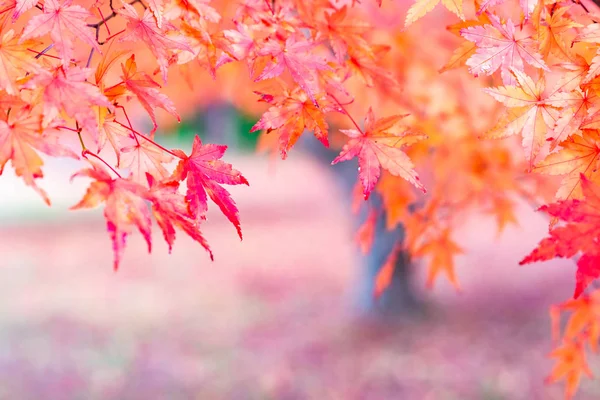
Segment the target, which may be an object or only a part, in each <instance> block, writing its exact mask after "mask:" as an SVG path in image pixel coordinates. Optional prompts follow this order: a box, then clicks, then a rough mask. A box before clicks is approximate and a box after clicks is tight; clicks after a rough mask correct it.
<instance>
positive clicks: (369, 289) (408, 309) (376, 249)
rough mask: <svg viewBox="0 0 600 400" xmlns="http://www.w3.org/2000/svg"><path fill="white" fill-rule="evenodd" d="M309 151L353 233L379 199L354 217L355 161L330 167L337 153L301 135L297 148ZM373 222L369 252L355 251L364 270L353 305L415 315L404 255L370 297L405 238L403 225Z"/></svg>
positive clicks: (414, 296) (409, 271)
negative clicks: (328, 176)
mask: <svg viewBox="0 0 600 400" xmlns="http://www.w3.org/2000/svg"><path fill="white" fill-rule="evenodd" d="M301 149H303V150H304V151H306V152H308V153H309V154H310V155H311V156H312V157H314V158H316V159H317V160H318V161H319V162H321V163H323V164H324V167H326V168H327V169H328V170H329V171H331V173H332V174H334V177H335V181H336V182H337V183H338V185H339V186H340V188H341V189H342V193H343V196H344V199H345V201H346V203H345V206H346V208H347V209H348V213H349V214H352V215H353V224H352V225H353V229H354V231H355V232H356V230H357V229H358V228H359V227H360V226H361V225H362V224H363V222H364V221H365V219H366V218H367V214H368V210H369V208H375V209H378V210H380V209H381V208H382V200H381V197H380V196H379V194H378V193H376V192H373V193H371V196H370V197H369V200H368V203H369V204H368V206H367V204H365V205H363V206H362V208H361V212H359V213H358V214H354V213H352V211H351V200H352V191H353V189H354V185H355V183H356V180H357V176H358V175H357V174H358V172H357V171H358V164H357V162H356V160H351V161H345V162H343V163H340V164H336V165H335V166H331V165H330V164H331V161H332V160H333V159H334V158H335V157H336V155H337V153H336V152H334V151H332V150H330V149H327V148H325V147H324V146H323V145H322V144H321V143H319V142H318V141H317V140H316V139H315V138H314V137H312V136H308V135H304V136H303V137H302V138H301V139H300V142H299V143H298V149H297V150H301ZM377 218H378V219H377V222H376V229H375V240H374V241H373V246H372V248H371V251H370V252H369V253H368V254H366V255H363V254H362V253H360V252H359V251H358V248H357V249H356V253H357V257H359V259H360V264H361V268H362V269H363V272H362V276H361V279H360V281H359V282H358V283H357V287H356V288H355V293H356V294H355V296H356V298H355V300H356V306H357V308H358V310H359V311H360V312H361V313H366V314H369V315H374V316H385V317H386V318H388V317H392V316H406V315H407V314H418V313H419V312H420V311H421V310H422V303H421V299H420V298H419V296H418V295H417V292H416V291H415V290H414V288H413V286H412V284H413V279H412V277H413V264H412V263H411V261H410V257H409V255H408V254H406V253H405V252H401V253H400V254H399V255H398V257H397V261H396V266H395V269H394V275H393V278H392V282H391V284H390V286H389V287H388V288H387V290H386V291H385V292H384V293H383V295H382V296H380V297H379V298H378V299H375V297H374V296H373V289H374V286H375V277H376V276H377V273H378V272H379V270H380V268H381V267H382V266H383V264H384V263H385V261H386V260H387V258H388V256H389V255H390V253H391V252H392V250H393V248H394V246H396V245H397V244H398V243H399V242H401V241H402V240H403V239H404V229H403V227H402V226H398V227H396V229H394V230H392V231H388V230H387V229H386V225H385V218H386V217H385V213H383V212H382V213H379V216H378V217H377Z"/></svg>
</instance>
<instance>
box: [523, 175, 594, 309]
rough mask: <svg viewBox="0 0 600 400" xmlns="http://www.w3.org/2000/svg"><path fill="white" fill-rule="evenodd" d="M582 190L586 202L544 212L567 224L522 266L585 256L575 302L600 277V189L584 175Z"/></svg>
mask: <svg viewBox="0 0 600 400" xmlns="http://www.w3.org/2000/svg"><path fill="white" fill-rule="evenodd" d="M581 188H582V190H583V196H584V200H578V199H575V200H573V199H572V200H564V201H559V202H557V203H554V204H550V205H546V206H542V207H541V208H540V211H544V212H546V213H548V214H549V215H551V216H553V217H556V218H558V219H560V220H561V221H563V222H565V223H566V224H564V225H561V226H555V227H553V228H551V230H550V236H549V237H547V238H545V239H543V240H542V241H541V242H540V243H539V244H538V247H537V248H535V249H534V250H533V251H532V252H531V253H530V254H529V255H528V256H527V257H525V258H524V259H523V260H522V261H521V262H520V264H521V265H523V264H529V263H532V262H536V261H546V260H551V259H553V258H555V257H561V258H571V257H575V256H576V255H577V254H579V253H581V257H580V258H579V260H578V261H577V273H576V276H575V278H576V286H575V293H574V297H575V298H577V297H578V296H579V295H581V293H583V291H584V290H585V288H586V287H587V286H588V285H589V284H590V283H591V282H592V281H593V280H595V279H597V278H599V277H600V248H599V247H598V242H599V241H600V186H598V185H597V184H595V183H593V182H592V181H590V180H589V179H587V178H586V177H585V175H583V174H582V175H581Z"/></svg>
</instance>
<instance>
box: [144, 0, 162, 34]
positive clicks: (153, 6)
mask: <svg viewBox="0 0 600 400" xmlns="http://www.w3.org/2000/svg"><path fill="white" fill-rule="evenodd" d="M148 8H149V9H150V11H152V14H154V18H156V26H157V27H158V28H162V24H163V13H164V12H165V1H164V0H148Z"/></svg>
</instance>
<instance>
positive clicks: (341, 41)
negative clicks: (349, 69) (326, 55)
mask: <svg viewBox="0 0 600 400" xmlns="http://www.w3.org/2000/svg"><path fill="white" fill-rule="evenodd" d="M328 11H329V10H328ZM316 26H317V30H318V33H319V34H320V35H323V36H325V37H326V38H327V39H328V40H329V43H330V45H331V49H332V50H333V52H334V53H335V56H336V58H337V60H338V62H339V63H342V62H343V61H344V58H345V57H346V54H347V52H348V48H349V47H352V48H353V49H355V51H356V50H360V51H363V52H366V53H367V54H368V55H369V56H371V57H372V56H373V54H372V51H371V49H370V47H371V46H370V45H369V43H368V42H367V40H366V39H365V35H366V34H367V33H368V32H369V31H370V30H371V27H370V25H369V24H368V23H366V22H365V21H361V20H359V19H356V18H349V17H348V7H347V6H346V5H344V6H343V7H342V8H340V9H339V10H334V11H331V12H327V11H325V12H324V18H323V20H319V21H318V22H317V24H316Z"/></svg>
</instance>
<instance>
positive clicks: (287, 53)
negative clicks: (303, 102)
mask: <svg viewBox="0 0 600 400" xmlns="http://www.w3.org/2000/svg"><path fill="white" fill-rule="evenodd" d="M317 45H318V43H314V42H311V41H308V40H303V39H296V37H294V36H291V37H289V38H288V39H287V40H286V41H285V43H282V42H280V41H278V40H269V41H267V42H266V43H265V44H264V45H262V47H261V48H260V49H259V50H258V51H257V55H259V56H271V57H272V60H271V61H270V62H269V63H268V64H267V65H266V66H265V68H264V69H263V70H262V72H261V73H260V75H259V76H258V77H257V78H256V79H255V81H257V82H258V81H261V80H263V79H271V78H276V77H278V76H279V75H281V74H282V73H283V72H284V71H285V70H286V69H287V70H288V71H289V72H290V74H291V75H292V78H293V79H294V81H295V82H296V83H297V84H298V86H300V87H301V88H302V90H304V92H305V93H306V94H307V95H308V97H309V98H310V99H311V101H312V102H313V103H314V104H315V105H318V104H317V100H316V98H315V94H316V92H317V91H318V80H317V77H316V72H317V71H321V70H330V69H331V67H329V66H328V65H327V63H326V62H325V60H324V59H323V58H322V57H319V56H317V55H315V54H312V53H310V50H312V49H313V48H314V47H316V46H317Z"/></svg>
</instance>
